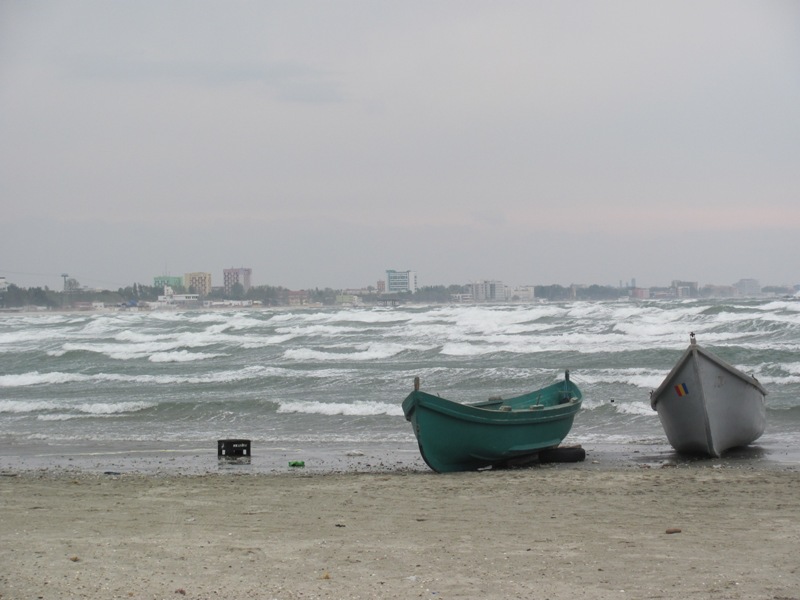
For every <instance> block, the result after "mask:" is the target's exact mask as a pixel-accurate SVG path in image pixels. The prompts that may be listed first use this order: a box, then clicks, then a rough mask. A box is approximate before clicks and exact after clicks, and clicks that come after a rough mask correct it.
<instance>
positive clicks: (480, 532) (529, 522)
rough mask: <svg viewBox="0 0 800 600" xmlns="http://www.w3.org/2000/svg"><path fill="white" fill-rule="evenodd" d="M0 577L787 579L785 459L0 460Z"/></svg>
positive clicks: (765, 586)
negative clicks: (425, 464) (221, 468)
mask: <svg viewBox="0 0 800 600" xmlns="http://www.w3.org/2000/svg"><path fill="white" fill-rule="evenodd" d="M0 509H1V510H2V519H0V539H2V540H3V543H2V545H0V565H2V566H0V569H1V571H0V595H1V597H2V598H3V600H7V599H23V598H42V599H54V600H55V599H64V598H103V599H108V598H137V599H151V598H181V597H185V598H202V599H204V598H237V599H239V598H267V599H270V598H277V599H284V598H436V599H439V598H498V599H499V598H541V599H544V598H550V599H555V598H589V599H593V598H597V599H599V598H720V599H722V598H726V599H727V598H759V599H765V600H787V599H790V598H791V599H795V600H796V599H798V598H800V558H798V554H797V548H798V547H800V519H798V515H800V474H798V472H797V470H796V469H794V468H790V469H782V470H781V469H778V470H761V469H741V468H726V467H722V468H700V467H690V466H689V467H687V466H678V467H663V468H645V467H644V466H641V467H639V468H632V467H624V468H623V467H619V468H616V467H614V468H600V469H592V468H586V467H585V468H573V467H572V466H571V465H555V466H537V467H533V468H527V469H518V470H510V471H495V472H480V473H462V474H453V475H437V474H434V473H432V472H402V471H399V472H397V471H396V472H386V473H329V474H317V473H305V472H302V471H297V472H293V473H287V474H275V475H269V474H247V473H243V474H236V473H215V474H205V475H164V476H151V475H148V476H145V475H142V474H110V475H108V474H99V473H69V472H63V471H52V470H50V471H48V470H45V471H40V472H19V473H12V472H5V473H4V474H3V476H2V477H0Z"/></svg>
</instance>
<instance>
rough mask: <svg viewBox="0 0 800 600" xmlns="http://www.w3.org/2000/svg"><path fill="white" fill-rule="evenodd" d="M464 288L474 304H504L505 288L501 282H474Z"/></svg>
mask: <svg viewBox="0 0 800 600" xmlns="http://www.w3.org/2000/svg"><path fill="white" fill-rule="evenodd" d="M466 287H467V289H468V290H469V292H470V294H472V299H473V301H475V302H504V301H505V300H506V286H504V285H503V282H502V281H475V282H473V283H468V284H467V286H466Z"/></svg>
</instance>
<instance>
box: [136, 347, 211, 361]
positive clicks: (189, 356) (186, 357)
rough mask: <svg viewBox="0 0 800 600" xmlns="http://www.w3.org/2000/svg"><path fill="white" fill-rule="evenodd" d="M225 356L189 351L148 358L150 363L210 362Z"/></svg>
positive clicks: (160, 354)
mask: <svg viewBox="0 0 800 600" xmlns="http://www.w3.org/2000/svg"><path fill="white" fill-rule="evenodd" d="M218 356H225V355H224V354H211V353H208V352H189V351H188V350H178V351H176V352H156V353H154V354H152V355H150V357H149V358H148V360H149V361H150V362H161V363H168V362H192V361H195V360H208V359H210V358H217V357H218Z"/></svg>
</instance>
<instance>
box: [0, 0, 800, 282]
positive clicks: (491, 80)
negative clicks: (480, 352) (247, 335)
mask: <svg viewBox="0 0 800 600" xmlns="http://www.w3.org/2000/svg"><path fill="white" fill-rule="evenodd" d="M0 200H1V202H2V204H1V205H0V276H5V277H6V278H7V280H8V281H9V282H11V283H15V284H17V285H20V286H23V287H29V286H45V285H47V286H49V287H51V288H56V289H60V288H61V286H62V285H63V279H62V274H63V273H67V274H69V276H70V277H72V278H74V279H77V280H78V281H79V283H80V284H82V285H85V286H89V287H99V288H105V289H117V288H119V287H124V286H127V285H131V284H132V283H134V282H137V283H144V284H152V279H153V277H154V276H157V275H164V274H169V275H182V274H184V273H186V272H193V271H206V272H210V273H211V274H212V283H213V285H221V284H222V270H223V269H225V268H230V267H250V268H252V270H253V276H252V279H253V284H254V285H273V286H277V285H280V286H284V287H288V288H290V289H303V288H316V287H319V288H324V287H332V288H335V289H340V288H354V287H362V286H369V285H373V286H374V285H376V283H377V281H378V280H379V279H383V278H384V277H385V271H386V270H387V269H395V270H413V271H416V272H417V274H418V281H419V284H420V285H440V284H442V285H450V284H464V283H467V282H470V281H476V280H483V279H491V280H500V281H503V282H504V283H505V284H507V285H511V286H514V285H529V284H542V285H549V284H560V285H570V284H573V283H575V284H599V285H619V284H620V282H623V283H625V284H627V283H628V282H630V280H631V279H633V278H635V279H636V283H637V285H639V286H645V287H649V286H660V285H669V284H670V282H671V281H672V280H675V279H679V280H685V281H697V282H699V283H700V284H701V285H704V284H709V283H710V284H720V285H727V284H731V283H734V282H736V281H738V280H739V279H742V278H755V279H758V280H759V281H760V282H761V284H762V285H782V284H790V285H793V284H798V283H800V262H799V261H798V257H800V3H798V2H796V1H795V0H786V1H774V0H764V1H755V0H752V1H740V0H709V1H703V0H701V1H697V0H669V1H662V0H655V1H653V2H641V1H639V0H630V1H627V0H626V1H619V0H609V1H605V2H599V1H597V2H592V1H589V2H557V1H547V2H543V1H538V0H528V1H519V2H516V1H513V2H512V1H503V0H499V1H498V2H483V1H481V2H478V1H472V0H441V1H424V2H423V1H417V0H403V1H395V2H374V1H367V0H364V1H351V0H339V1H336V2H321V1H320V2H311V1H305V0H296V1H281V2H273V1H269V0H265V1H262V2H249V1H248V2H239V1H236V0H231V1H226V2H206V1H203V0H188V1H180V0H172V1H170V2H163V1H160V0H159V1H155V0H137V1H136V2H106V1H102V2H101V1H98V2H93V1H72V0H41V1H37V2H29V1H23V0H2V1H0Z"/></svg>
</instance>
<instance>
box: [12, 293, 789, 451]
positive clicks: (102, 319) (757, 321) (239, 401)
mask: <svg viewBox="0 0 800 600" xmlns="http://www.w3.org/2000/svg"><path fill="white" fill-rule="evenodd" d="M690 332H695V334H696V335H697V340H698V343H700V344H701V345H702V346H704V347H705V348H707V349H708V350H711V351H712V352H714V353H715V354H717V355H719V356H720V357H721V358H723V359H724V360H726V361H728V362H730V363H731V364H733V365H735V366H736V367H738V368H739V369H741V370H743V371H744V372H746V373H749V374H752V375H755V376H756V377H757V378H758V380H759V381H760V382H761V383H762V384H763V385H764V387H765V388H766V389H767V390H768V392H769V395H768V396H767V407H768V410H767V430H766V432H765V434H764V436H762V438H761V439H760V440H758V442H757V443H756V444H755V449H754V450H752V452H753V453H754V454H751V456H755V458H756V459H757V460H758V459H763V460H770V459H775V460H788V461H790V462H791V461H796V460H797V456H798V454H797V453H798V451H797V448H798V447H800V301H796V300H794V299H781V300H739V301H732V300H727V301H720V300H717V301H712V300H689V301H674V302H664V301H658V302H656V301H643V302H639V301H631V302H575V303H564V304H546V303H542V304H529V305H493V306H490V305H485V306H484V305H477V306H476V305H455V306H401V307H395V308H352V309H351V308H347V309H343V308H320V309H315V308H306V309H299V310H292V311H288V310H280V311H273V310H269V309H264V310H231V311H220V310H213V311H204V310H195V311H184V312H168V311H160V312H96V313H46V314H23V313H13V314H4V315H2V316H0V363H1V364H2V366H1V367H0V443H1V444H2V450H0V466H3V465H5V466H6V467H9V466H12V467H13V466H14V461H15V460H16V459H20V457H21V456H23V455H24V456H31V455H37V453H38V456H40V457H46V456H51V455H52V456H54V455H55V454H56V452H55V450H57V452H58V453H59V454H60V455H61V454H64V455H68V454H69V453H70V451H71V450H70V449H72V451H74V453H75V454H76V455H77V454H81V453H84V454H85V453H88V454H91V452H90V451H91V450H92V449H96V448H103V449H105V450H106V451H107V450H108V449H109V448H114V447H118V448H161V447H165V448H173V447H183V448H190V449H195V448H196V449H198V450H197V451H198V452H200V453H202V452H203V449H208V454H209V456H213V457H214V458H216V440H218V439H225V438H246V439H250V440H251V441H252V444H253V448H254V450H253V454H254V460H255V457H256V453H257V451H258V449H259V448H263V449H265V452H266V450H267V449H269V450H270V451H275V450H283V451H286V453H288V454H287V456H288V455H289V454H291V452H305V453H306V454H307V455H308V456H312V457H313V456H316V455H317V454H315V453H317V452H322V455H324V454H325V450H324V449H325V448H331V449H335V451H336V452H345V449H351V450H350V451H349V452H347V455H348V456H351V457H355V456H361V455H362V453H361V452H360V451H359V449H360V448H364V447H369V448H383V449H384V450H383V455H384V457H385V458H386V461H387V462H388V463H392V461H391V454H392V453H393V452H398V453H401V454H402V455H403V458H402V459H401V460H398V461H397V463H398V464H400V463H403V461H407V462H408V461H411V464H422V463H421V462H420V461H419V459H418V457H417V455H416V454H417V453H416V442H415V440H414V437H413V434H412V432H411V427H410V425H409V424H408V423H407V422H406V421H405V419H404V417H403V413H402V410H401V408H400V404H401V402H402V400H403V398H405V396H406V395H407V394H408V393H409V392H410V391H411V389H412V385H413V379H414V377H416V376H419V377H420V379H421V380H422V387H423V389H425V390H426V391H432V392H436V393H439V394H441V395H442V396H444V397H447V398H450V399H453V400H458V401H463V402H473V401H480V400H485V399H486V398H488V397H489V396H494V395H501V396H510V395H515V394H519V393H522V392H525V391H529V390H531V389H535V388H538V387H542V386H544V385H548V384H550V383H552V382H553V381H555V380H556V379H559V378H561V377H562V376H563V372H564V371H565V370H567V369H569V371H570V374H571V377H572V380H573V381H574V382H576V383H577V384H578V386H579V387H580V388H581V390H582V391H583V394H584V403H583V408H582V410H581V412H580V413H579V414H578V416H577V417H576V419H575V424H574V426H573V429H572V431H571V432H570V435H569V436H568V438H567V439H566V440H565V443H577V444H582V445H583V446H584V447H585V448H586V449H587V451H588V452H590V453H591V451H592V448H593V447H603V448H618V449H620V450H625V449H629V448H637V449H636V450H632V451H634V452H643V451H644V452H645V453H647V452H651V453H655V454H658V455H666V454H668V453H669V452H670V449H669V447H668V446H667V442H666V438H665V436H664V433H663V430H662V429H661V425H660V422H659V420H658V416H657V415H656V413H655V412H654V411H652V410H651V408H650V403H649V392H650V391H651V390H653V389H655V388H656V387H658V385H659V384H660V383H661V381H662V380H663V379H664V377H665V376H666V375H667V373H668V372H669V370H670V369H671V368H672V366H673V365H674V364H675V362H676V361H677V359H678V358H679V357H680V355H681V353H682V352H683V350H685V348H686V347H687V345H688V343H689V333H690ZM312 449H313V450H312ZM79 450H80V451H79ZM281 457H282V458H285V456H283V455H281ZM411 457H413V458H411ZM295 458H301V457H300V456H295ZM414 461H417V462H416V463H414ZM39 462H40V463H41V462H42V461H41V460H40V461H39ZM45 462H46V461H45Z"/></svg>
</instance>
